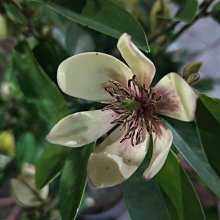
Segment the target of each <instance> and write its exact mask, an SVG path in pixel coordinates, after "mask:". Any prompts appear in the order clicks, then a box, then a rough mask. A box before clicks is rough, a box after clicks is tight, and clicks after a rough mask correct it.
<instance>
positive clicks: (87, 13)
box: [48, 0, 149, 52]
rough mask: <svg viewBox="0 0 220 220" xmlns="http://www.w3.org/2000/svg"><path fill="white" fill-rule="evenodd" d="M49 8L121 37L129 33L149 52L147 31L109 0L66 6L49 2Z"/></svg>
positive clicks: (103, 31)
mask: <svg viewBox="0 0 220 220" xmlns="http://www.w3.org/2000/svg"><path fill="white" fill-rule="evenodd" d="M48 6H49V8H51V9H52V10H54V11H56V12H57V13H59V14H61V15H63V16H64V17H66V18H68V19H70V20H71V21H74V22H77V23H79V24H82V25H85V26H87V27H89V28H91V29H94V30H96V31H99V32H101V33H104V34H106V35H109V36H111V37H115V38H119V37H120V35H121V34H123V33H125V32H126V33H128V34H130V35H131V36H132V37H133V41H134V42H135V44H137V46H138V47H140V48H141V49H143V50H144V51H146V52H149V47H148V43H147V40H146V36H145V33H144V31H143V29H142V28H141V26H140V25H139V24H138V23H137V22H136V21H135V20H134V18H133V17H132V16H131V15H130V14H129V13H128V12H127V11H125V10H124V9H122V8H120V7H118V6H117V5H115V4H114V3H112V2H111V1H109V0H105V1H103V0H95V1H94V0H86V1H82V0H75V1H74V2H73V3H72V4H71V5H70V6H68V9H67V8H64V7H62V6H59V5H56V4H54V3H48Z"/></svg>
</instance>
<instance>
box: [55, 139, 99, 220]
mask: <svg viewBox="0 0 220 220" xmlns="http://www.w3.org/2000/svg"><path fill="white" fill-rule="evenodd" d="M94 146H95V144H94V143H92V144H89V145H86V146H84V147H83V148H75V149H72V151H71V154H70V155H69V158H68V160H67V161H66V164H65V166H64V169H63V172H62V176H61V180H60V191H59V198H60V209H61V215H62V219H63V220H74V219H75V218H76V215H77V212H78V208H79V206H80V203H81V200H82V196H83V193H84V190H85V185H86V180H87V163H88V159H89V156H90V153H91V152H92V151H93V149H94Z"/></svg>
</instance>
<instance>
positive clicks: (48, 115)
mask: <svg viewBox="0 0 220 220" xmlns="http://www.w3.org/2000/svg"><path fill="white" fill-rule="evenodd" d="M13 71H14V74H15V77H16V79H17V81H18V83H19V85H20V89H21V90H22V92H23V94H24V95H25V97H26V99H28V100H29V102H30V103H32V104H33V105H34V106H36V108H37V110H38V111H39V113H40V114H41V116H42V118H44V119H45V121H47V122H48V128H50V127H51V126H53V125H54V124H55V123H57V121H58V120H59V119H61V118H62V117H64V116H65V115H67V114H68V109H67V106H66V103H65V100H64V98H63V96H62V94H61V93H60V91H59V90H58V88H57V86H56V85H55V84H54V83H53V82H52V81H51V80H50V78H49V77H48V76H47V74H46V73H45V72H44V71H43V69H42V68H41V67H40V66H39V64H38V63H37V61H36V59H35V57H34V55H33V53H32V51H31V50H30V48H29V46H28V44H27V43H26V42H21V43H19V44H18V45H17V46H16V48H15V52H14V53H13ZM69 152H70V149H69V148H65V147H60V146H56V145H49V144H48V147H47V148H46V150H45V151H44V153H43V155H42V156H41V158H40V159H39V160H38V161H37V164H36V165H37V168H36V185H37V187H38V188H41V187H43V186H44V185H45V184H47V183H48V182H49V181H50V180H51V179H52V178H54V177H55V176H56V175H57V174H58V172H59V171H60V170H61V169H62V168H63V166H64V163H65V159H66V158H67V156H68V154H69Z"/></svg>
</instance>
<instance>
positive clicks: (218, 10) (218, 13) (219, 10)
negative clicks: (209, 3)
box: [211, 2, 220, 23]
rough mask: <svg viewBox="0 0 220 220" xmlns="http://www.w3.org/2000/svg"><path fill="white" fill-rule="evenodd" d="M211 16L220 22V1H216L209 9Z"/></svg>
mask: <svg viewBox="0 0 220 220" xmlns="http://www.w3.org/2000/svg"><path fill="white" fill-rule="evenodd" d="M211 14H212V16H213V18H214V19H215V20H216V21H217V22H219V23H220V2H217V3H216V4H215V5H214V6H213V8H212V11H211Z"/></svg>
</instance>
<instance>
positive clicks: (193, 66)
mask: <svg viewBox="0 0 220 220" xmlns="http://www.w3.org/2000/svg"><path fill="white" fill-rule="evenodd" d="M201 66H202V62H192V63H188V64H186V65H185V66H184V68H183V78H184V79H185V80H186V81H188V78H189V76H190V75H191V74H194V73H197V74H198V72H199V70H200V68H201Z"/></svg>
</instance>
